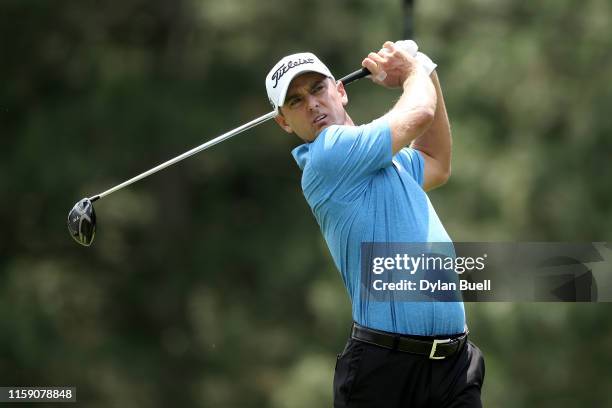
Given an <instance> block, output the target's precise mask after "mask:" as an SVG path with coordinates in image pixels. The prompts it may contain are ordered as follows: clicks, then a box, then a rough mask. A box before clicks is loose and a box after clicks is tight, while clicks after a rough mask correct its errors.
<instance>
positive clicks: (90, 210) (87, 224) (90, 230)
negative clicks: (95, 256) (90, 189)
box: [68, 198, 96, 246]
mask: <svg viewBox="0 0 612 408" xmlns="http://www.w3.org/2000/svg"><path fill="white" fill-rule="evenodd" d="M68 231H69V232H70V236H71V237H72V238H74V240H75V241H76V242H78V243H79V244H81V245H83V246H90V245H91V243H92V242H93V240H94V236H95V235H96V212H95V211H94V207H93V203H92V202H91V200H90V199H89V198H84V199H82V200H81V201H79V202H78V203H76V204H75V205H74V207H72V210H70V212H69V213H68Z"/></svg>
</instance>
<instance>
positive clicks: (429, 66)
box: [376, 40, 438, 81]
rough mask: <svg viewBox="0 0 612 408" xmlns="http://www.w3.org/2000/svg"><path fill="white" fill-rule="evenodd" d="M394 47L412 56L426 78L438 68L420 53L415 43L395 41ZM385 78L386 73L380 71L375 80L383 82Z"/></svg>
mask: <svg viewBox="0 0 612 408" xmlns="http://www.w3.org/2000/svg"><path fill="white" fill-rule="evenodd" d="M395 46H396V47H399V48H401V49H403V50H404V51H406V52H408V54H410V55H412V56H413V57H414V58H415V59H416V60H417V61H418V62H419V63H420V64H421V66H422V67H423V68H425V72H427V75H428V76H429V75H431V73H432V72H433V71H434V70H435V69H436V67H437V66H438V65H437V64H436V63H435V62H433V61H432V60H431V58H429V57H428V56H427V55H425V54H424V53H422V52H420V51H419V46H418V45H417V43H415V42H414V41H412V40H400V41H396V42H395ZM386 77H387V73H386V72H384V71H381V72H380V73H379V74H378V76H377V78H376V79H378V80H379V81H384V79H385V78H386Z"/></svg>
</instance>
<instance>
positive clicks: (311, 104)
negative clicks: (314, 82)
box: [306, 95, 319, 110]
mask: <svg viewBox="0 0 612 408" xmlns="http://www.w3.org/2000/svg"><path fill="white" fill-rule="evenodd" d="M306 106H307V107H308V110H313V109H315V108H318V107H319V100H318V99H317V98H316V97H315V96H314V95H308V96H306Z"/></svg>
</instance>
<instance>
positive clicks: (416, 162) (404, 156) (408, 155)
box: [395, 147, 425, 187]
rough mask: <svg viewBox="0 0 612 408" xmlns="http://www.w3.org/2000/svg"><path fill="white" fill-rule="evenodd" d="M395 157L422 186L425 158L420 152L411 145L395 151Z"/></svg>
mask: <svg viewBox="0 0 612 408" xmlns="http://www.w3.org/2000/svg"><path fill="white" fill-rule="evenodd" d="M395 159H397V160H399V162H400V164H401V165H402V166H403V167H404V169H406V171H407V172H408V173H409V174H410V175H411V176H412V178H413V179H414V180H415V181H416V182H417V183H419V185H420V186H421V187H423V181H424V171H425V160H424V159H423V155H422V153H421V152H419V151H418V150H416V149H413V148H412V147H404V148H403V149H401V150H400V151H399V152H397V154H396V155H395Z"/></svg>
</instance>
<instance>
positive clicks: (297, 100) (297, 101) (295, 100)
mask: <svg viewBox="0 0 612 408" xmlns="http://www.w3.org/2000/svg"><path fill="white" fill-rule="evenodd" d="M300 102H302V98H299V97H298V98H291V100H290V101H289V107H290V108H295V107H297V106H298V105H299V104H300Z"/></svg>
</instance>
